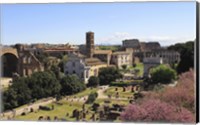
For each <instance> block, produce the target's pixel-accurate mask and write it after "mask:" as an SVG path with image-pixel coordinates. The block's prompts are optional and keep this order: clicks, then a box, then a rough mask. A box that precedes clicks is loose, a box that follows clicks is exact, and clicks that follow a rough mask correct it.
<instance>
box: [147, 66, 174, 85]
mask: <svg viewBox="0 0 200 125" xmlns="http://www.w3.org/2000/svg"><path fill="white" fill-rule="evenodd" d="M150 75H151V80H152V83H155V84H157V83H163V84H168V83H170V82H172V80H175V79H176V71H175V70H173V69H171V68H170V67H168V66H166V65H160V66H158V67H156V68H153V69H152V70H151V71H150Z"/></svg>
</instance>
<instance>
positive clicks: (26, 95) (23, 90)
mask: <svg viewBox="0 0 200 125" xmlns="http://www.w3.org/2000/svg"><path fill="white" fill-rule="evenodd" d="M30 100H31V90H30V89H29V87H28V84H27V78H23V77H22V78H19V79H17V80H15V81H13V84H12V85H11V86H10V88H9V89H8V90H7V91H5V92H4V96H3V102H4V108H5V110H7V109H12V108H15V107H17V106H20V105H23V104H26V103H28V102H29V101H30Z"/></svg>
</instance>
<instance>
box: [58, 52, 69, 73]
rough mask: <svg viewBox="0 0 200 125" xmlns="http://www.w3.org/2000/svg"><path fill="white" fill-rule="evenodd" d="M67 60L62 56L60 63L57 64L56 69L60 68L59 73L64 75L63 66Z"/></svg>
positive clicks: (65, 56)
mask: <svg viewBox="0 0 200 125" xmlns="http://www.w3.org/2000/svg"><path fill="white" fill-rule="evenodd" d="M67 60H68V57H67V55H64V56H63V57H62V59H61V61H60V62H59V64H58V67H59V68H60V71H61V72H63V73H64V65H65V64H66V62H67Z"/></svg>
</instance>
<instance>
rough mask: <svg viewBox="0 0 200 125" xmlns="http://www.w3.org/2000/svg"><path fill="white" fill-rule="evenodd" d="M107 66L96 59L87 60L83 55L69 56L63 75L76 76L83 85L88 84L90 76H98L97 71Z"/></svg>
mask: <svg viewBox="0 0 200 125" xmlns="http://www.w3.org/2000/svg"><path fill="white" fill-rule="evenodd" d="M103 67H107V64H106V63H104V62H102V61H101V60H99V59H98V58H87V57H86V56H84V55H80V54H79V55H74V54H72V55H70V57H69V61H67V63H66V64H65V65H64V72H65V74H66V75H67V74H70V75H72V74H76V75H77V76H78V77H79V78H80V79H81V80H83V81H84V83H88V80H89V78H90V77H91V76H98V74H99V69H100V68H103Z"/></svg>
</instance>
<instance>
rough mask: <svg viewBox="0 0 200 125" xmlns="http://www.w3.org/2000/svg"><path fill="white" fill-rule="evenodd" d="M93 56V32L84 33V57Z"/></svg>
mask: <svg viewBox="0 0 200 125" xmlns="http://www.w3.org/2000/svg"><path fill="white" fill-rule="evenodd" d="M93 54H94V32H86V55H87V57H89V58H92V57H93Z"/></svg>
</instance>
